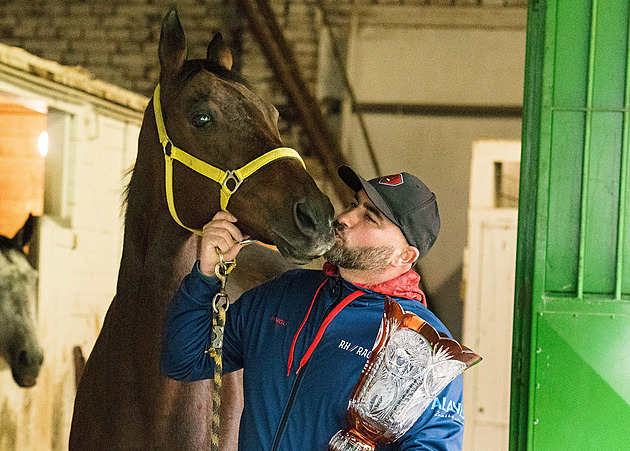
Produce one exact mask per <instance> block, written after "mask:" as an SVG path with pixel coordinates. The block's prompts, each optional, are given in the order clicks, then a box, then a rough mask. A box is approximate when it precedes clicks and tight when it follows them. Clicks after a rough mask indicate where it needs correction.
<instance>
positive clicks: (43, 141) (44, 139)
mask: <svg viewBox="0 0 630 451" xmlns="http://www.w3.org/2000/svg"><path fill="white" fill-rule="evenodd" d="M37 148H38V149H39V154H40V155H41V156H42V157H45V156H46V155H48V132H47V131H46V130H44V131H43V132H41V133H40V134H39V138H38V139H37Z"/></svg>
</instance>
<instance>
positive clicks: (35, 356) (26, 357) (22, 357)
mask: <svg viewBox="0 0 630 451" xmlns="http://www.w3.org/2000/svg"><path fill="white" fill-rule="evenodd" d="M18 363H19V364H20V365H21V366H31V365H33V366H40V365H41V364H42V363H44V356H43V355H42V353H41V352H31V353H29V352H28V351H22V352H20V354H19V355H18Z"/></svg>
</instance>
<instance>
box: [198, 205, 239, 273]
mask: <svg viewBox="0 0 630 451" xmlns="http://www.w3.org/2000/svg"><path fill="white" fill-rule="evenodd" d="M236 221H237V219H236V217H235V216H234V215H233V214H232V213H228V212H226V211H220V212H218V213H217V214H216V215H214V217H213V218H212V220H211V221H210V222H209V223H207V224H206V225H205V226H203V230H202V233H203V235H202V237H201V255H200V257H199V268H200V269H201V272H202V273H203V274H205V275H206V276H214V275H215V274H214V268H215V266H216V265H217V263H219V254H218V253H217V251H216V248H219V249H220V250H221V252H222V253H223V259H224V261H226V262H228V261H232V260H234V258H235V257H236V254H238V253H239V251H240V250H241V248H242V247H243V246H242V245H240V244H237V243H238V242H239V241H243V234H242V233H241V231H240V230H239V229H238V228H237V227H236V226H235V225H234V223H235V222H236Z"/></svg>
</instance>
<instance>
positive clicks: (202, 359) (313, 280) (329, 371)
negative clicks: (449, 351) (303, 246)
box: [161, 264, 464, 451]
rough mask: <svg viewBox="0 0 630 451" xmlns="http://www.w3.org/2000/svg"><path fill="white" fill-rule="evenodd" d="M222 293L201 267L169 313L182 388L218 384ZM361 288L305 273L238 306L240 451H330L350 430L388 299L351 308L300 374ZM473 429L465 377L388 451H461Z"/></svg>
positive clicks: (165, 367) (418, 310) (167, 368)
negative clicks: (354, 400) (468, 422)
mask: <svg viewBox="0 0 630 451" xmlns="http://www.w3.org/2000/svg"><path fill="white" fill-rule="evenodd" d="M327 277H328V279H327V280H326V278H327ZM325 280H326V282H325V283H324V284H323V285H322V283H323V282H324V281H325ZM320 286H321V289H320V291H319V293H318V295H317V297H316V298H315V300H314V302H313V303H312V307H311V301H312V300H313V298H314V295H315V293H316V292H317V289H318V288H319V287H320ZM219 287H220V284H219V281H218V279H217V278H214V277H212V278H211V277H206V276H205V275H203V274H202V273H201V272H200V271H199V268H198V264H195V267H194V268H193V270H192V272H191V273H190V274H189V275H187V276H186V277H185V278H184V280H183V281H182V284H181V286H180V288H179V290H178V291H177V293H176V294H175V297H174V298H173V301H172V303H171V305H170V307H169V310H168V313H167V315H166V322H165V329H164V335H163V350H162V361H161V369H162V372H163V373H164V374H165V375H166V376H168V377H170V378H173V379H176V380H181V381H195V380H200V379H210V378H212V377H213V360H212V358H211V357H210V356H209V355H208V354H207V353H204V351H205V350H207V349H208V348H209V347H210V338H211V318H212V312H211V310H212V309H211V302H212V298H213V296H214V294H215V293H217V292H218V290H219ZM356 290H357V287H356V286H355V285H353V284H351V283H350V282H348V281H346V280H344V279H342V278H341V277H339V276H326V275H325V274H324V273H323V272H321V271H313V270H303V269H298V270H293V271H289V272H287V273H285V274H283V275H281V276H279V277H278V278H276V279H273V280H271V281H269V282H267V283H265V284H262V285H260V286H259V287H256V288H254V289H252V290H250V291H248V292H246V293H244V294H243V295H242V296H241V298H240V299H239V300H238V301H237V302H235V303H233V304H232V305H231V306H230V308H229V309H228V311H227V319H226V326H225V335H224V340H223V370H224V373H229V372H232V371H236V370H238V369H241V368H244V371H243V389H244V396H245V406H244V410H243V415H242V417H241V425H240V431H239V449H241V450H247V451H250V450H251V451H262V450H283V451H296V450H300V451H305V450H309V451H310V450H326V449H327V444H328V441H329V440H330V438H331V437H332V436H333V435H334V434H335V433H336V432H337V431H338V430H339V429H342V428H343V427H345V426H346V409H347V407H348V400H349V399H350V395H351V394H352V389H353V387H354V385H355V384H356V382H357V380H358V379H359V375H360V374H361V370H362V369H363V366H364V364H365V362H366V361H367V359H368V357H369V355H370V351H371V349H372V346H373V345H374V341H375V338H376V335H377V333H378V329H379V326H380V323H381V319H382V316H383V308H384V295H382V294H380V293H376V292H372V291H366V292H365V294H364V295H362V296H360V297H358V298H356V299H355V300H353V301H352V302H351V303H349V304H348V305H347V306H346V307H345V308H344V309H343V310H341V311H340V312H339V313H338V314H337V315H336V316H335V317H334V319H333V320H332V321H331V322H330V323H329V325H328V327H327V328H326V329H325V332H324V334H323V336H322V338H321V341H320V342H319V343H318V345H317V346H316V347H315V348H314V351H313V352H312V354H311V357H310V358H309V359H308V361H307V362H306V363H305V364H304V366H303V367H302V368H301V369H300V370H299V371H297V370H298V368H299V366H300V362H301V361H302V360H303V356H304V354H305V353H306V351H307V349H308V348H309V346H310V345H311V343H312V342H313V338H314V337H315V336H316V334H317V332H318V330H319V329H320V326H321V324H322V321H323V320H324V318H326V316H327V315H328V314H329V313H330V311H331V310H332V309H333V308H334V306H335V305H337V304H339V302H341V301H342V300H343V299H344V298H345V297H346V296H348V295H350V294H351V293H353V292H355V291H356ZM394 299H395V300H396V301H397V302H398V303H399V304H400V305H401V307H402V308H403V309H405V310H408V311H411V312H413V313H415V314H417V315H418V316H420V317H421V318H422V319H424V320H425V321H427V322H428V323H429V324H431V325H432V326H433V327H434V328H435V329H437V330H438V331H443V332H446V333H448V331H447V330H446V327H445V326H444V325H443V324H442V323H441V322H440V321H439V320H438V319H437V318H436V317H435V315H433V313H431V312H430V311H429V310H428V309H427V308H426V307H424V306H423V305H422V304H421V303H420V302H419V301H416V300H409V299H401V298H394ZM309 308H310V313H309V314H308V319H307V320H306V322H304V319H305V317H306V316H307V313H308V312H309ZM303 322H304V324H303V326H302V328H301V330H300V333H299V335H298V336H297V339H296V340H295V343H294V344H293V342H294V338H295V336H296V333H297V332H298V329H299V328H300V326H301V325H302V323H303ZM292 347H293V362H292V365H291V368H290V369H289V368H287V365H288V361H289V354H290V353H291V348H292ZM287 372H288V375H287ZM296 372H297V373H298V374H296ZM463 432H464V417H463V406H462V377H461V376H458V377H457V378H456V379H455V380H454V381H453V382H451V383H450V384H449V385H448V386H447V387H446V388H445V389H444V390H443V391H442V393H441V394H440V395H439V396H438V397H437V398H436V399H435V400H434V401H433V403H432V404H431V405H430V406H429V407H428V408H427V410H426V411H425V412H424V413H423V414H422V416H421V417H420V419H419V420H418V421H417V422H416V423H415V424H414V425H413V426H412V428H411V429H410V430H409V432H407V434H405V435H404V436H403V437H402V438H401V439H400V440H398V441H397V442H396V443H395V444H393V445H388V446H382V447H380V448H379V449H380V450H394V449H398V450H460V449H461V447H462V439H463Z"/></svg>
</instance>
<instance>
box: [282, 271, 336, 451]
mask: <svg viewBox="0 0 630 451" xmlns="http://www.w3.org/2000/svg"><path fill="white" fill-rule="evenodd" d="M337 288H338V289H339V294H338V295H337V299H336V300H335V302H333V303H332V304H331V305H330V306H328V308H327V309H326V311H325V312H324V315H323V318H324V319H325V318H326V317H327V316H328V314H329V313H330V312H331V311H332V310H333V309H334V308H335V305H337V304H338V303H339V301H340V300H341V293H342V292H343V289H342V286H341V278H340V279H339V283H338V284H337ZM324 319H322V322H323V321H324ZM308 364H309V362H306V365H305V366H304V367H302V370H301V371H300V372H299V373H298V375H297V378H296V379H295V382H294V383H293V388H291V395H290V396H289V400H288V401H287V405H286V406H285V408H284V412H283V413H282V419H281V420H280V424H279V425H278V431H277V432H276V437H275V438H274V440H273V447H272V448H271V451H277V450H278V446H280V440H281V439H282V433H283V432H284V428H285V426H286V425H287V421H288V420H289V414H290V413H291V409H292V408H293V402H294V401H295V395H296V394H297V390H298V388H299V386H300V382H301V381H302V377H304V373H306V368H307V367H308Z"/></svg>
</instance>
